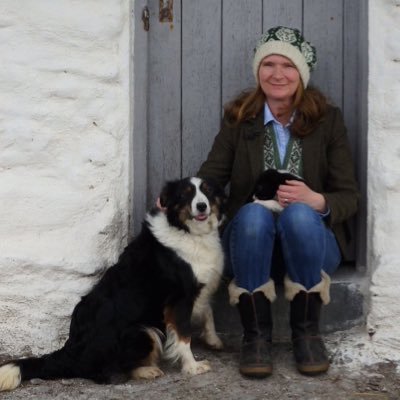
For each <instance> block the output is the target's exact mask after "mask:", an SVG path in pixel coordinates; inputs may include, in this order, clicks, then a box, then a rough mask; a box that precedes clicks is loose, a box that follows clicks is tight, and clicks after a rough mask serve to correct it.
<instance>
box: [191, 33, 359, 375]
mask: <svg viewBox="0 0 400 400" xmlns="http://www.w3.org/2000/svg"><path fill="white" fill-rule="evenodd" d="M315 63H316V52H315V48H314V47H313V46H311V44H310V43H308V42H306V41H305V39H304V38H303V36H302V35H301V34H300V32H299V31H298V30H296V29H291V28H286V27H275V28H272V29H270V30H269V31H268V32H267V33H265V34H264V35H263V36H262V37H261V39H260V41H259V42H258V44H257V47H256V49H255V55H254V60H253V72H254V75H255V78H256V81H257V87H256V89H255V90H253V91H250V92H247V93H244V94H242V95H241V96H239V97H238V98H237V99H236V100H234V101H233V102H232V103H231V104H230V105H228V107H226V109H225V116H224V120H223V124H222V128H221V131H220V132H219V134H218V135H217V136H216V138H215V141H214V144H213V147H212V149H211V151H210V153H209V155H208V158H207V160H206V161H205V162H204V164H203V165H202V166H201V168H200V170H199V173H198V175H199V176H203V177H211V178H214V179H215V180H216V181H217V182H219V183H220V184H221V185H222V186H226V185H227V184H228V183H230V193H229V200H228V205H227V215H228V217H229V219H230V221H229V223H228V224H227V225H226V227H225V229H224V231H223V238H222V240H223V244H224V249H225V251H226V256H227V269H228V270H229V272H230V274H231V276H232V278H233V279H232V281H231V283H230V285H229V296H230V302H231V304H234V305H236V306H237V308H238V311H239V314H240V319H241V322H242V325H243V341H242V347H241V357H240V365H239V370H240V372H241V373H242V374H244V375H247V376H253V377H264V376H267V375H269V374H271V373H272V362H271V353H270V347H271V333H272V316H271V302H272V301H273V300H274V299H275V297H276V296H275V284H274V280H273V279H272V278H271V276H274V277H275V276H279V275H281V276H283V275H284V274H285V279H284V287H285V295H286V297H287V299H288V300H289V301H290V325H291V329H292V343H293V351H294V357H295V361H296V365H297V368H298V369H299V371H300V372H302V373H304V374H310V375H312V374H317V373H320V372H325V371H327V369H328V368H329V361H328V357H327V353H326V349H325V346H324V343H323V341H322V339H321V337H320V335H319V319H320V310H321V304H327V303H328V302H329V285H330V278H329V276H330V275H331V274H332V273H333V272H334V271H335V269H336V268H337V267H338V265H339V263H340V260H341V253H342V252H343V250H344V248H345V245H346V239H347V236H348V230H347V225H346V220H348V219H349V217H351V216H352V215H353V214H354V213H355V212H356V210H357V203H358V191H357V186H356V183H355V178H354V172H353V163H352V159H351V152H350V148H349V144H348V140H347V137H346V130H345V127H344V124H343V118H342V115H341V113H340V111H339V109H337V108H336V107H333V106H331V105H328V104H327V101H326V99H325V97H324V96H323V95H322V94H321V93H320V92H319V91H318V90H316V89H312V88H308V87H307V85H308V81H309V78H310V71H311V70H312V69H313V67H314V66H315ZM269 168H276V169H285V170H288V171H289V172H292V173H294V174H297V175H300V176H301V177H302V178H303V179H304V182H302V181H297V180H293V181H292V180H291V181H286V183H285V184H283V185H280V187H279V190H278V192H277V200H278V202H279V204H280V205H281V206H282V207H283V208H284V209H283V211H282V212H281V213H280V214H279V215H275V214H273V213H272V212H271V211H270V210H268V209H266V208H265V207H263V206H262V205H260V204H256V203H247V204H246V200H247V199H248V198H249V196H251V193H252V190H253V188H254V185H255V182H256V179H257V177H258V176H259V175H260V173H261V172H262V171H264V170H266V169H269ZM279 254H281V256H282V257H281V259H282V258H283V261H282V260H281V261H279V257H277V255H279Z"/></svg>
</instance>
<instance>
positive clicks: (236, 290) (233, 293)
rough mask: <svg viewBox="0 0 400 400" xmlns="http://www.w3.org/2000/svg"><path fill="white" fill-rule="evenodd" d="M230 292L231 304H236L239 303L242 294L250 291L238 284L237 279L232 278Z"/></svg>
mask: <svg viewBox="0 0 400 400" xmlns="http://www.w3.org/2000/svg"><path fill="white" fill-rule="evenodd" d="M228 293H229V304H230V305H231V306H236V304H238V303H239V297H240V295H241V294H243V293H249V291H248V290H246V289H243V288H241V287H238V286H236V283H235V280H234V279H232V280H231V283H230V284H229V286H228Z"/></svg>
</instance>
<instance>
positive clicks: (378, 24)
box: [368, 0, 400, 360]
mask: <svg viewBox="0 0 400 400" xmlns="http://www.w3.org/2000/svg"><path fill="white" fill-rule="evenodd" d="M399 38H400V1H399V0H370V1H369V95H368V100H369V101H368V107H369V113H368V114H369V120H368V240H369V250H370V251H369V269H370V271H371V273H372V282H371V288H370V290H371V301H370V307H371V308H370V314H369V317H368V324H369V328H370V329H372V330H374V331H375V334H374V336H373V337H372V340H373V343H374V349H375V351H376V353H377V354H378V355H380V356H381V357H382V358H386V359H394V360H400V301H399V298H400V296H399V292H400V207H398V204H399V203H400V42H399Z"/></svg>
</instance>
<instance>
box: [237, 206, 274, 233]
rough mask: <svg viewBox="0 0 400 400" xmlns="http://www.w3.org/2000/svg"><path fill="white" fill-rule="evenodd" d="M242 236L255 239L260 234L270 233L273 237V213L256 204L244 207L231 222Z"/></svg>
mask: <svg viewBox="0 0 400 400" xmlns="http://www.w3.org/2000/svg"><path fill="white" fill-rule="evenodd" d="M232 222H233V224H234V225H235V228H239V229H240V232H241V234H242V235H245V236H247V237H257V236H258V235H260V233H263V232H266V231H268V232H270V233H271V234H273V235H275V221H274V216H273V213H272V212H271V211H270V210H268V209H267V208H265V207H264V206H262V205H260V204H256V203H249V204H246V205H244V206H243V207H242V208H241V209H240V210H239V211H238V213H237V214H236V216H235V218H234V220H233V221H232Z"/></svg>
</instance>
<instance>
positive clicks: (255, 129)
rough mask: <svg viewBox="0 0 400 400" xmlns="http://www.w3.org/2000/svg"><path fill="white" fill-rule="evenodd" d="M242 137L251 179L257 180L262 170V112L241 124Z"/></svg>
mask: <svg viewBox="0 0 400 400" xmlns="http://www.w3.org/2000/svg"><path fill="white" fill-rule="evenodd" d="M243 137H244V139H245V142H246V145H247V153H248V157H249V161H250V165H251V172H252V175H253V179H254V180H255V179H257V178H258V176H259V175H260V174H261V172H262V171H263V169H264V159H263V158H264V155H263V147H264V146H263V143H264V110H263V111H262V112H260V113H259V114H258V115H256V116H255V117H254V118H251V119H249V120H246V121H245V122H243Z"/></svg>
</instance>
